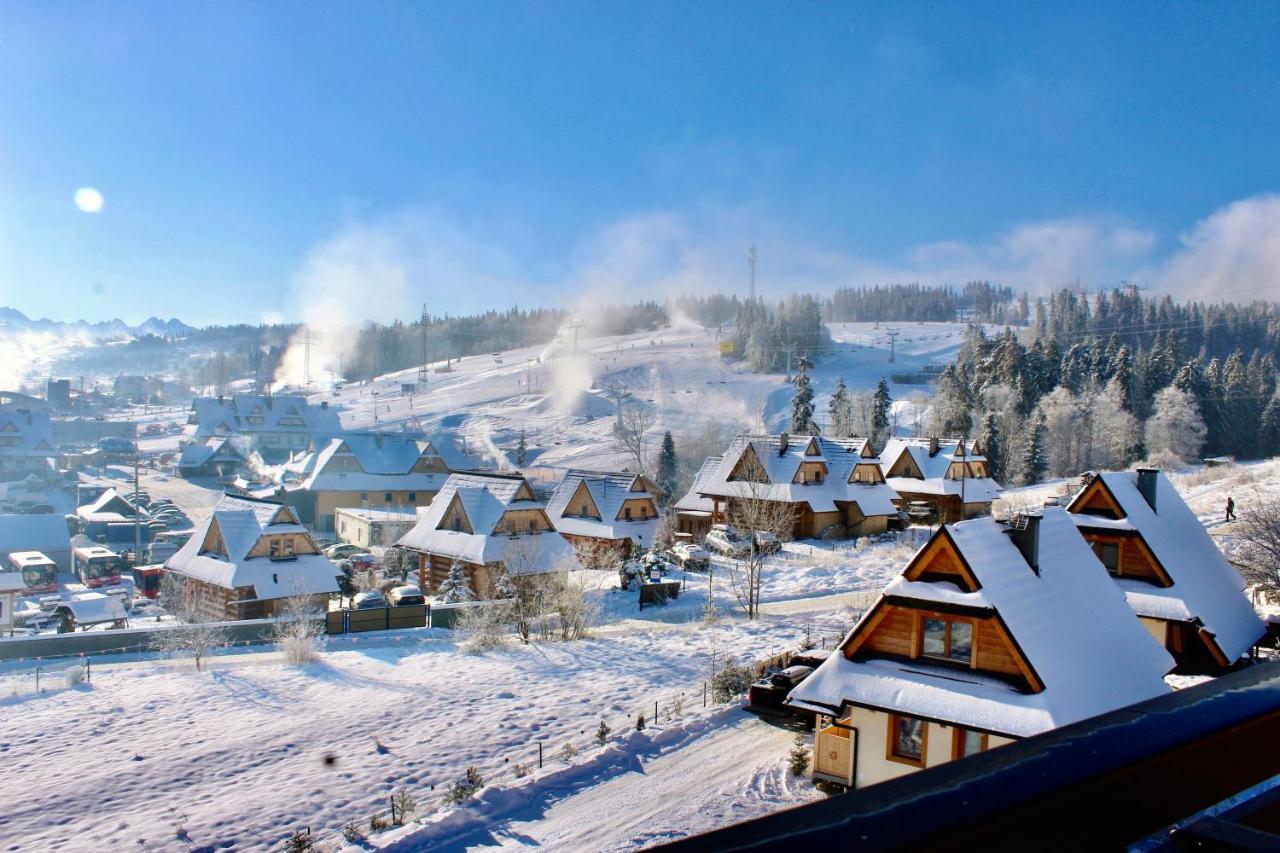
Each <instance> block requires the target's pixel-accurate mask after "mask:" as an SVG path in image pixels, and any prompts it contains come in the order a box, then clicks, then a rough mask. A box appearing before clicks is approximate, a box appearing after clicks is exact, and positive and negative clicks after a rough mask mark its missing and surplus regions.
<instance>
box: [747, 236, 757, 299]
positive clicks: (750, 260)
mask: <svg viewBox="0 0 1280 853" xmlns="http://www.w3.org/2000/svg"><path fill="white" fill-rule="evenodd" d="M747 266H748V267H750V268H751V291H750V295H749V296H748V297H747V301H748V302H755V301H756V244H755V243H752V244H751V247H750V248H749V249H747Z"/></svg>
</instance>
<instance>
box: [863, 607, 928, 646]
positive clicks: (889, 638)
mask: <svg viewBox="0 0 1280 853" xmlns="http://www.w3.org/2000/svg"><path fill="white" fill-rule="evenodd" d="M883 607H884V613H883V615H882V616H881V617H880V619H879V620H878V622H877V624H876V625H875V627H874V628H872V629H871V633H870V635H869V636H868V637H867V638H866V640H865V641H864V642H863V644H862V648H863V649H864V650H865V651H867V652H875V653H879V654H885V655H897V656H899V657H904V658H913V657H915V656H916V637H915V633H916V625H917V621H918V620H917V618H916V614H915V613H914V612H913V611H911V610H908V609H907V608H905V607H895V606H894V605H892V604H885V605H883Z"/></svg>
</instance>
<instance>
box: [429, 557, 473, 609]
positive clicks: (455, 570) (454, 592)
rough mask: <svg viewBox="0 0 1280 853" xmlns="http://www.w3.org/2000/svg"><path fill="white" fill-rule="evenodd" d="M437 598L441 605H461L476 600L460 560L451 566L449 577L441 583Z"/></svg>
mask: <svg viewBox="0 0 1280 853" xmlns="http://www.w3.org/2000/svg"><path fill="white" fill-rule="evenodd" d="M436 598H437V599H438V600H439V601H440V603H441V604H461V603H463V602H466V601H475V600H476V594H475V593H474V592H472V591H471V583H470V582H469V581H468V580H467V575H466V571H465V570H464V567H463V565H462V562H461V561H460V560H454V561H453V564H452V565H451V566H449V576H448V577H447V578H445V579H444V580H443V581H441V582H440V588H439V589H438V590H436Z"/></svg>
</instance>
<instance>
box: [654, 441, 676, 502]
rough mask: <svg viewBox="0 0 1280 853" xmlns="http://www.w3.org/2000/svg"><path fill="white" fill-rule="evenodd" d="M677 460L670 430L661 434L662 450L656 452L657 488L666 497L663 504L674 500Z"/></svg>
mask: <svg viewBox="0 0 1280 853" xmlns="http://www.w3.org/2000/svg"><path fill="white" fill-rule="evenodd" d="M678 470H679V460H678V459H677V458H676V441H675V439H674V438H672V437H671V430H667V431H666V432H665V433H663V434H662V449H661V450H660V451H658V488H660V489H662V491H663V492H664V493H665V495H666V497H665V498H664V503H670V502H671V501H673V500H675V499H676V487H677V485H678V483H677V477H678V476H679V475H678V473H677V472H678Z"/></svg>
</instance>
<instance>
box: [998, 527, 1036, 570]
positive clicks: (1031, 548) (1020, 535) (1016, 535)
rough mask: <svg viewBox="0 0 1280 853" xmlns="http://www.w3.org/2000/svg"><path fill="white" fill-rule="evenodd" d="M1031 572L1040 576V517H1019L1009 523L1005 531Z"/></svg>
mask: <svg viewBox="0 0 1280 853" xmlns="http://www.w3.org/2000/svg"><path fill="white" fill-rule="evenodd" d="M1006 532H1007V533H1008V534H1009V538H1010V539H1011V540H1013V544H1014V545H1015V546H1016V547H1017V549H1018V550H1019V551H1021V552H1022V557H1023V559H1024V560H1026V561H1027V565H1028V566H1030V567H1031V571H1033V572H1035V573H1036V574H1037V575H1038V574H1040V516H1038V515H1020V516H1017V517H1016V518H1014V519H1013V521H1012V522H1010V525H1009V529H1008V531H1006Z"/></svg>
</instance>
